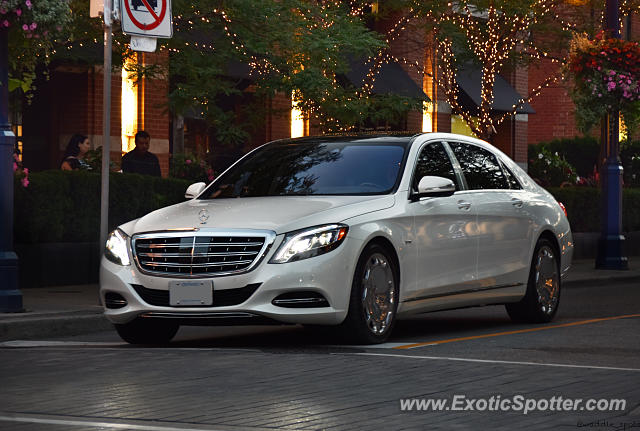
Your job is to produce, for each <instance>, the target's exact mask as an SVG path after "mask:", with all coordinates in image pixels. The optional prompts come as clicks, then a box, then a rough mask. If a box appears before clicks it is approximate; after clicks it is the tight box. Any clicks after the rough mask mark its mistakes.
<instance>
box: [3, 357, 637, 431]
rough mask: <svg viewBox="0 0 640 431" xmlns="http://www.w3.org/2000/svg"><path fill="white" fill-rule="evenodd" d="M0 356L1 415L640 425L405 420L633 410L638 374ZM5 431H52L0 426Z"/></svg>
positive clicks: (597, 416)
mask: <svg viewBox="0 0 640 431" xmlns="http://www.w3.org/2000/svg"><path fill="white" fill-rule="evenodd" d="M2 358H3V363H4V369H3V371H2V374H3V378H2V381H3V384H2V389H0V396H1V398H2V399H3V401H4V402H3V409H2V410H4V412H5V413H6V412H11V413H13V414H16V415H21V414H22V415H30V414H44V415H50V416H53V417H57V418H63V419H69V418H72V419H82V420H89V421H101V420H112V419H125V420H136V421H159V423H163V424H172V426H176V425H180V426H187V425H188V426H190V427H193V428H197V427H198V425H199V424H203V425H215V426H217V427H218V429H237V428H236V427H239V428H250V429H251V428H258V429H261V428H271V429H273V428H277V429H291V430H294V429H309V430H316V429H336V430H350V429H393V430H395V429H416V430H417V429H513V428H514V424H518V426H521V427H525V428H526V429H573V428H580V427H579V426H578V424H579V423H582V424H589V423H594V422H597V421H608V420H609V421H611V420H614V418H616V419H615V421H616V423H617V422H625V421H626V422H627V423H629V424H631V423H633V422H634V418H635V421H636V423H637V424H638V426H639V427H640V414H638V413H637V412H636V414H635V415H631V416H625V415H626V413H625V414H620V412H609V411H608V412H595V413H590V412H533V413H529V414H527V415H524V414H522V412H472V411H471V412H470V411H464V412H451V411H442V412H435V411H428V412H416V411H413V412H403V411H401V410H400V404H399V400H400V399H401V398H445V399H448V400H451V399H452V397H453V396H454V395H456V394H463V395H465V396H466V397H467V398H475V399H478V398H487V399H488V398H490V397H491V396H497V395H500V396H501V398H503V399H504V398H506V397H511V396H514V395H518V394H522V395H524V396H526V397H527V398H536V399H540V398H549V399H550V398H551V397H553V396H562V397H563V398H580V399H584V400H586V399H589V398H596V399H601V398H626V399H627V403H628V405H627V409H626V410H627V412H630V411H632V410H634V409H635V410H636V411H637V410H639V409H638V407H639V406H640V384H639V383H640V371H618V370H600V369H584V368H580V369H576V368H560V367H548V366H543V365H510V364H509V365H506V364H490V363H463V362H455V361H446V360H414V359H405V358H398V357H386V356H361V355H352V354H348V353H337V354H327V353H326V352H321V353H314V352H306V353H292V354H288V353H284V354H283V353H269V352H268V351H265V352H247V351H225V350H222V349H179V350H172V349H165V348H158V349H137V348H114V349H104V348H96V349H64V348H60V349H52V348H47V349H29V350H27V349H9V350H4V351H3V354H2ZM26 364H28V366H26ZM25 368H26V369H25ZM80 376H81V378H80ZM34 381H35V382H38V383H39V384H38V387H37V388H34V385H33V382H34ZM623 395H624V397H623ZM143 423H144V422H143ZM586 426H588V425H586ZM0 429H7V430H13V429H20V430H22V429H24V430H30V429H33V430H36V429H45V428H42V424H20V426H19V427H18V424H16V423H9V422H2V421H0ZM46 429H48V430H54V429H57V428H56V427H55V426H53V425H52V426H47V428H46ZM73 429H74V430H78V429H79V428H78V427H74V428H73ZM87 429H96V428H87ZM98 429H100V428H98ZM588 429H607V427H605V428H602V427H601V428H595V427H592V426H589V428H588Z"/></svg>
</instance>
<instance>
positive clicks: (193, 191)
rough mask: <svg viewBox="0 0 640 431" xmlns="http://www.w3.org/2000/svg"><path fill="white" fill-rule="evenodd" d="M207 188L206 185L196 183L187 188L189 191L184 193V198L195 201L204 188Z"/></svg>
mask: <svg viewBox="0 0 640 431" xmlns="http://www.w3.org/2000/svg"><path fill="white" fill-rule="evenodd" d="M205 187H207V185H206V184H205V183H194V184H191V185H190V186H189V187H187V191H186V192H185V193H184V197H185V198H187V199H193V198H195V197H196V196H198V195H199V194H200V193H201V192H202V191H203V190H204V188H205Z"/></svg>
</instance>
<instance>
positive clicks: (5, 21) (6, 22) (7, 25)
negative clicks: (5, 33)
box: [2, 19, 9, 27]
mask: <svg viewBox="0 0 640 431" xmlns="http://www.w3.org/2000/svg"><path fill="white" fill-rule="evenodd" d="M2 25H3V26H5V27H9V21H7V20H6V19H5V20H4V21H2Z"/></svg>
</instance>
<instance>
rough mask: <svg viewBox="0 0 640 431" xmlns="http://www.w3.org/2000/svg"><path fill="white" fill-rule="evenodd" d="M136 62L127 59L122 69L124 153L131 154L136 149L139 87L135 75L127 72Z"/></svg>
mask: <svg viewBox="0 0 640 431" xmlns="http://www.w3.org/2000/svg"><path fill="white" fill-rule="evenodd" d="M134 61H135V60H131V59H127V60H126V62H125V64H124V66H123V67H122V109H121V115H122V118H121V124H122V152H123V153H125V152H129V151H131V150H133V147H135V142H134V137H135V134H136V132H137V131H138V87H137V85H136V84H135V81H134V76H133V73H130V72H128V71H127V68H130V67H129V66H130V65H133V64H135V63H134Z"/></svg>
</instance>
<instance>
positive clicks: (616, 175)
mask: <svg viewBox="0 0 640 431" xmlns="http://www.w3.org/2000/svg"><path fill="white" fill-rule="evenodd" d="M605 30H607V31H608V32H609V33H610V34H611V37H615V38H620V24H619V21H618V0H607V6H606V23H605ZM618 125H619V112H617V111H615V112H610V113H609V114H608V115H607V116H606V118H605V119H604V121H603V124H602V144H601V145H602V149H603V154H604V155H605V157H606V159H605V162H604V164H603V165H602V169H601V171H602V175H601V176H600V178H601V193H602V198H601V205H600V223H601V233H600V239H599V240H598V255H597V257H596V268H597V269H629V262H628V260H627V258H626V257H625V256H624V250H623V248H624V241H625V238H624V235H622V164H621V163H620V157H619V147H620V142H619V138H618V133H619V127H618Z"/></svg>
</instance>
